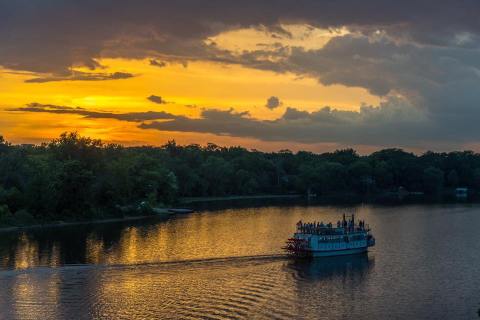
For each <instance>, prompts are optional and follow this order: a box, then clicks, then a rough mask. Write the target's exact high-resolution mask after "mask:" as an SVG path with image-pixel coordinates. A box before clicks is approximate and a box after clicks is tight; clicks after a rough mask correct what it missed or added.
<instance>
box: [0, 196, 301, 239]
mask: <svg viewBox="0 0 480 320" xmlns="http://www.w3.org/2000/svg"><path fill="white" fill-rule="evenodd" d="M300 198H302V195H297V194H294V195H292V194H290V195H251V196H226V197H189V198H181V199H179V203H178V204H179V207H182V206H188V205H195V204H201V203H220V202H228V201H243V200H245V201H247V200H275V199H287V200H288V199H300ZM151 211H152V213H151V214H142V215H138V216H137V215H133V216H129V215H125V216H123V217H118V218H117V217H116V218H105V219H92V220H85V221H48V222H45V223H34V224H28V225H19V226H2V225H0V233H5V232H18V231H25V230H32V229H39V228H57V227H68V226H77V225H89V224H106V223H116V222H128V221H137V220H145V219H151V218H160V219H168V218H170V217H171V216H174V215H177V214H187V213H190V212H192V211H191V210H188V209H178V208H151Z"/></svg>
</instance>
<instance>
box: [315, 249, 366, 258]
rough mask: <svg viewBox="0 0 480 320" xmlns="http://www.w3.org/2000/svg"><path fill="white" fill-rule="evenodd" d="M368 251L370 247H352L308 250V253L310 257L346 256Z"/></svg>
mask: <svg viewBox="0 0 480 320" xmlns="http://www.w3.org/2000/svg"><path fill="white" fill-rule="evenodd" d="M367 251H368V247H362V248H352V249H342V250H330V251H326V250H321V251H320V250H318V251H314V250H312V251H310V250H309V251H306V255H307V256H310V257H314V258H315V257H333V256H344V255H350V254H358V253H364V252H367Z"/></svg>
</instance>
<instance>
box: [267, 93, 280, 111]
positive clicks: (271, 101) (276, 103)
mask: <svg viewBox="0 0 480 320" xmlns="http://www.w3.org/2000/svg"><path fill="white" fill-rule="evenodd" d="M281 105H282V102H281V101H280V99H279V98H278V97H275V96H272V97H270V98H268V99H267V104H266V105H265V107H267V108H268V109H270V110H273V109H276V108H278V107H280V106H281Z"/></svg>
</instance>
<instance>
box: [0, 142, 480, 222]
mask: <svg viewBox="0 0 480 320" xmlns="http://www.w3.org/2000/svg"><path fill="white" fill-rule="evenodd" d="M458 187H464V188H466V190H468V192H469V193H472V192H473V191H474V190H477V189H479V188H480V155H479V154H477V153H474V152H471V151H464V152H451V153H434V152H426V153H424V154H422V155H415V154H413V153H409V152H405V151H403V150H400V149H386V150H381V151H377V152H374V153H372V154H370V155H367V156H360V155H358V154H357V153H356V152H355V151H354V150H352V149H346V150H338V151H335V152H329V153H323V154H315V153H311V152H303V151H301V152H297V153H293V152H291V151H289V150H282V151H279V152H273V153H265V152H260V151H257V150H250V151H249V150H247V149H245V148H242V147H219V146H217V145H214V144H208V145H206V146H199V145H186V146H179V145H177V144H176V143H175V142H174V141H171V142H168V143H166V144H165V145H163V146H161V147H128V148H127V147H123V146H120V145H115V144H105V143H103V142H102V141H100V140H95V139H91V138H87V137H82V136H80V135H78V134H77V133H64V134H62V135H61V136H60V137H59V138H58V139H54V140H53V141H51V142H49V143H45V144H42V145H39V146H34V145H12V144H9V143H8V142H7V141H5V140H4V139H3V138H2V137H1V136H0V226H3V227H8V226H25V225H38V224H48V223H51V222H55V221H57V222H58V221H61V222H83V221H92V220H101V219H121V218H123V217H127V218H131V217H139V216H150V215H155V214H159V215H162V214H165V212H166V211H165V210H162V209H161V208H168V207H172V206H181V204H179V203H180V200H181V199H185V201H186V202H187V203H188V202H190V203H191V202H195V201H199V200H201V199H207V200H219V199H220V200H221V199H244V198H245V199H246V198H262V197H278V196H286V197H288V196H292V197H294V196H295V195H308V196H316V197H318V198H322V197H324V198H327V197H329V196H331V195H338V194H352V195H358V196H370V195H381V194H408V193H414V194H425V195H427V196H429V197H433V198H434V197H435V196H438V195H441V194H443V193H445V192H446V191H448V192H450V193H452V192H453V190H455V189H456V188H458ZM464 190H465V189H464ZM266 195H273V196H266ZM153 208H157V209H155V210H154V209H153Z"/></svg>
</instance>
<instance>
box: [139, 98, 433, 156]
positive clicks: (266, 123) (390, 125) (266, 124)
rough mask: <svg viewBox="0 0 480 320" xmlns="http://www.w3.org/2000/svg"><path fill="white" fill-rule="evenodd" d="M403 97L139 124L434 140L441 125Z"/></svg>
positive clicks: (379, 142) (335, 138) (277, 135)
mask: <svg viewBox="0 0 480 320" xmlns="http://www.w3.org/2000/svg"><path fill="white" fill-rule="evenodd" d="M405 103H406V102H405V101H403V100H400V99H394V98H392V99H390V100H388V101H386V102H385V103H382V104H381V105H380V106H379V107H373V106H362V107H361V108H360V111H358V112H355V111H341V110H336V109H332V108H330V107H324V108H321V109H320V110H318V111H315V112H307V111H301V110H298V109H296V108H291V107H289V108H287V109H286V111H285V113H284V114H283V116H282V117H280V118H278V119H276V120H259V119H255V118H252V117H251V116H250V115H249V114H248V113H237V112H235V111H234V110H232V109H230V110H227V111H223V110H216V109H207V110H204V111H203V112H202V117H201V118H186V117H183V118H178V119H174V120H170V121H162V122H158V121H153V122H151V123H143V124H141V125H140V127H141V128H143V129H156V130H162V131H181V132H198V133H211V134H216V135H226V136H232V137H248V138H256V139H260V140H264V141H290V142H292V141H293V142H300V143H321V142H335V143H340V144H344V145H357V144H362V145H375V146H391V145H392V141H396V143H398V142H401V143H402V144H404V145H405V146H409V147H419V146H420V145H422V144H424V143H427V142H428V141H429V142H434V141H437V140H438V139H439V137H438V136H437V134H438V132H440V130H441V128H438V127H436V126H435V123H432V122H431V120H430V119H429V118H428V116H427V115H425V114H423V113H421V112H419V111H418V110H416V109H414V108H412V107H411V106H409V105H405Z"/></svg>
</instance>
